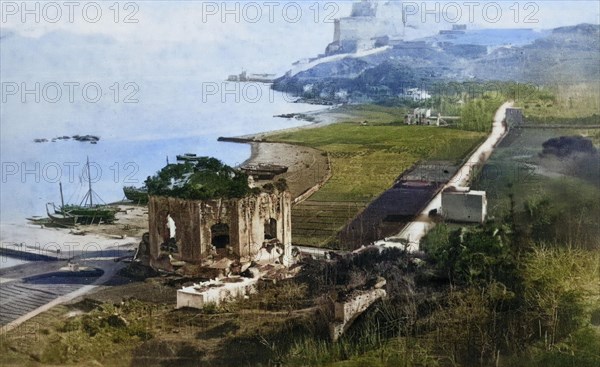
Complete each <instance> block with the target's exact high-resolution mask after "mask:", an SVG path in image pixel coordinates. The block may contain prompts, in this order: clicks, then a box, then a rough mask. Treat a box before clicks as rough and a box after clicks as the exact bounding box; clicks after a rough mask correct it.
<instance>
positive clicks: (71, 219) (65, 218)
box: [46, 182, 77, 227]
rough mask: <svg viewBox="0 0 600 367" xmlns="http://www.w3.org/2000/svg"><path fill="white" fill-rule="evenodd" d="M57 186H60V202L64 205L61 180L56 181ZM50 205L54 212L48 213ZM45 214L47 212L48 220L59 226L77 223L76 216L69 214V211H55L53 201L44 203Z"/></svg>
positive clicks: (71, 225) (73, 225) (72, 225)
mask: <svg viewBox="0 0 600 367" xmlns="http://www.w3.org/2000/svg"><path fill="white" fill-rule="evenodd" d="M58 185H59V188H60V202H61V205H62V206H65V201H64V198H63V191H62V182H59V183H58ZM50 205H52V209H53V212H54V214H52V213H50V209H49V206H50ZM46 214H48V219H50V222H51V223H53V224H55V225H58V226H61V227H75V226H76V225H77V216H75V215H72V214H69V213H62V214H61V213H57V210H56V206H55V205H54V203H47V204H46Z"/></svg>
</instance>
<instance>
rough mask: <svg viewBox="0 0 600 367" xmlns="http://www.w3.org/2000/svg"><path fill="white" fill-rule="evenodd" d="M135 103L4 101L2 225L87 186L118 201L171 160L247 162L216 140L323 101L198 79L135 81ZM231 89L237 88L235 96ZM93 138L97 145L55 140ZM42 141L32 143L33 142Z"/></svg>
mask: <svg viewBox="0 0 600 367" xmlns="http://www.w3.org/2000/svg"><path fill="white" fill-rule="evenodd" d="M137 84H138V86H139V88H140V92H139V95H138V102H137V103H130V104H114V103H113V102H112V101H105V102H103V103H79V104H77V103H73V104H72V103H62V104H57V105H52V104H43V103H40V104H32V105H30V106H27V105H16V106H15V105H14V104H13V105H11V104H8V105H5V107H7V108H3V110H2V112H1V114H2V145H1V148H0V149H1V155H2V165H3V167H2V176H3V177H2V190H0V195H1V200H0V205H1V216H0V221H2V222H5V223H6V222H10V223H14V222H22V221H25V218H26V217H30V216H33V215H45V204H46V203H47V202H55V203H60V193H59V182H61V183H62V186H63V191H64V200H65V202H66V203H75V204H78V203H80V201H81V200H82V199H83V198H84V196H85V194H86V192H87V190H88V180H87V177H88V173H87V167H86V160H87V159H88V158H89V160H90V162H91V163H90V172H89V175H90V177H91V178H92V180H91V181H92V188H93V190H94V192H96V193H97V194H98V195H99V197H96V196H94V198H93V199H94V200H95V201H96V202H100V198H101V199H102V201H104V202H106V203H110V202H114V201H118V200H121V199H123V197H124V195H123V191H122V189H123V186H142V185H143V184H144V180H146V178H147V177H148V176H150V175H153V174H155V173H156V172H157V171H158V170H160V169H161V168H162V167H164V166H165V165H166V164H167V161H168V162H170V163H174V162H175V161H176V158H175V156H176V155H178V154H183V153H194V154H197V155H199V156H213V157H216V158H218V159H220V160H222V161H223V162H224V163H226V164H229V165H237V164H240V163H242V162H243V161H244V160H246V159H248V158H249V156H250V146H249V145H247V144H236V143H225V142H218V141H217V139H218V137H220V136H238V135H243V134H251V133H257V132H264V131H271V130H275V129H284V128H289V127H295V126H299V125H302V124H306V122H305V121H301V120H297V119H286V118H279V117H275V115H279V114H285V113H292V112H307V111H311V110H315V109H319V108H323V107H322V106H315V105H308V104H301V103H293V97H291V96H290V95H287V94H283V93H280V92H275V91H272V90H271V89H270V85H268V84H263V83H229V82H222V83H219V84H218V88H219V89H221V88H222V89H223V90H226V91H227V90H228V91H231V92H230V94H226V93H221V92H218V94H214V95H207V93H206V90H204V91H203V88H206V87H205V86H203V85H202V81H188V80H184V81H156V80H146V81H143V80H142V81H138V83H137ZM236 91H237V92H236ZM76 134H78V135H88V134H90V135H97V136H99V137H100V140H99V141H98V143H97V144H91V143H90V142H79V141H75V140H73V139H69V140H61V139H58V140H56V141H55V142H52V139H53V138H56V137H62V136H73V135H76ZM42 138H44V139H48V140H49V141H48V142H44V143H36V142H34V139H42Z"/></svg>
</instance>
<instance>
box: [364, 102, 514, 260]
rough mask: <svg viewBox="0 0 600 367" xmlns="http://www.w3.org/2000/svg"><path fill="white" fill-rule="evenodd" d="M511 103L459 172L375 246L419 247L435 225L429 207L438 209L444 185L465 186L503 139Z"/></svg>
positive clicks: (497, 112)
mask: <svg viewBox="0 0 600 367" xmlns="http://www.w3.org/2000/svg"><path fill="white" fill-rule="evenodd" d="M512 106H513V102H506V103H504V104H503V105H502V106H500V108H499V109H498V111H496V115H495V116H494V121H493V124H492V132H491V133H490V135H489V136H488V138H487V139H486V141H485V142H483V143H482V144H481V145H480V146H479V148H478V149H477V150H476V151H475V152H474V153H473V154H471V156H470V157H469V159H467V160H466V161H465V163H464V164H463V165H462V166H461V167H460V169H459V170H458V172H457V173H456V174H455V175H454V176H453V177H452V178H451V179H450V181H448V183H447V184H446V185H445V186H444V187H443V188H442V190H440V191H439V193H438V194H437V195H435V196H434V197H433V199H431V201H430V202H429V204H428V205H427V206H426V207H425V209H423V211H421V213H419V214H418V215H417V217H416V218H415V220H414V221H412V222H410V223H408V224H407V225H406V226H405V227H404V228H403V229H402V231H400V233H398V234H397V235H395V236H392V237H389V238H385V239H383V240H381V241H377V242H376V243H375V245H377V246H383V247H399V248H404V247H405V243H408V251H410V252H415V251H418V250H419V242H420V241H421V238H423V237H424V236H425V234H427V232H429V231H430V230H431V229H432V228H433V227H434V226H435V223H434V222H433V221H432V220H431V219H430V218H429V212H430V211H431V210H434V209H437V210H438V211H439V209H440V208H441V206H442V191H444V189H446V188H447V187H451V186H465V185H467V184H468V183H469V182H470V181H471V178H472V176H473V171H474V170H473V169H472V168H473V167H475V166H481V165H483V164H484V163H485V162H486V161H487V160H488V159H489V157H490V156H491V155H492V153H493V152H494V148H495V147H496V146H497V145H498V143H500V141H502V139H503V138H504V136H505V135H506V133H507V128H506V126H505V124H504V119H505V117H506V109H507V108H510V107H512Z"/></svg>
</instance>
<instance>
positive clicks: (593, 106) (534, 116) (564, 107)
mask: <svg viewBox="0 0 600 367" xmlns="http://www.w3.org/2000/svg"><path fill="white" fill-rule="evenodd" d="M517 105H518V106H519V107H523V108H524V112H525V117H526V120H527V121H528V122H535V123H542V124H556V123H561V124H564V123H578V124H600V86H599V85H598V84H574V85H562V86H553V87H548V88H545V89H544V90H543V91H540V92H537V93H531V95H529V96H524V98H522V100H520V101H518V102H517Z"/></svg>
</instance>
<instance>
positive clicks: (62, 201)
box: [58, 181, 65, 213]
mask: <svg viewBox="0 0 600 367" xmlns="http://www.w3.org/2000/svg"><path fill="white" fill-rule="evenodd" d="M58 187H59V188H60V210H61V211H63V210H65V199H64V197H63V192H62V182H60V181H59V182H58ZM63 213H64V212H63Z"/></svg>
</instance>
